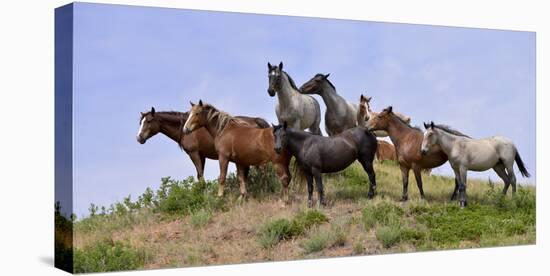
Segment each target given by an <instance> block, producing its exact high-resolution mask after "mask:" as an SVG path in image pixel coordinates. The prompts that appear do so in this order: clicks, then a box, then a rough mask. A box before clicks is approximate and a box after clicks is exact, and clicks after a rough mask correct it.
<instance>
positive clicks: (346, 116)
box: [300, 74, 357, 136]
mask: <svg viewBox="0 0 550 276" xmlns="http://www.w3.org/2000/svg"><path fill="white" fill-rule="evenodd" d="M329 75H330V74H326V75H323V74H317V75H315V76H314V77H313V78H311V79H310V80H309V81H307V82H306V83H304V84H303V85H302V86H301V87H300V93H302V94H317V95H319V96H321V98H323V101H324V102H325V105H326V106H327V110H326V112H325V131H326V132H327V134H328V136H334V135H337V134H339V133H342V132H343V131H344V130H346V129H349V128H354V127H356V126H357V106H356V105H354V104H352V103H350V102H348V101H346V100H345V99H344V98H342V97H341V96H340V95H338V93H336V88H335V87H334V85H333V84H332V83H331V82H330V81H329V80H328V76H329Z"/></svg>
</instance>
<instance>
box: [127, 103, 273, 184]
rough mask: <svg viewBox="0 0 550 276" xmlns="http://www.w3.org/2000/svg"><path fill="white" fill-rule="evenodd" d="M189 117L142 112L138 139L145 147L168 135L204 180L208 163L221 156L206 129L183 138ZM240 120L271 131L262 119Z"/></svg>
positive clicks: (175, 113) (171, 113) (170, 113)
mask: <svg viewBox="0 0 550 276" xmlns="http://www.w3.org/2000/svg"><path fill="white" fill-rule="evenodd" d="M188 117H189V112H176V111H169V112H165V111H159V112H155V108H154V107H152V108H151V111H148V112H141V117H140V119H139V130H138V134H137V137H136V139H137V141H138V142H139V143H140V144H145V142H147V140H148V139H149V138H151V137H153V136H155V135H157V134H158V133H162V134H164V135H166V136H167V137H168V138H170V139H172V140H173V141H174V142H176V143H177V144H178V145H179V146H180V148H181V149H182V150H184V151H185V152H186V153H187V155H189V158H191V161H192V162H193V164H194V165H195V169H196V170H197V179H201V178H202V177H203V175H204V165H205V159H206V158H208V159H213V160H217V159H218V153H217V152H216V147H215V146H214V139H212V136H210V134H209V133H208V131H207V130H206V129H205V128H201V129H198V130H197V131H195V132H193V133H191V134H189V135H183V133H182V132H181V126H182V125H183V123H185V121H186V120H187V118H188ZM236 118H238V119H240V120H242V121H244V122H245V123H246V124H248V125H250V126H251V127H259V128H268V127H269V124H268V123H267V122H266V121H265V120H264V119H262V118H252V117H245V116H237V117H236Z"/></svg>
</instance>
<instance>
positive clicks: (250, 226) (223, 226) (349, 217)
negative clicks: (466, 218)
mask: <svg viewBox="0 0 550 276" xmlns="http://www.w3.org/2000/svg"><path fill="white" fill-rule="evenodd" d="M375 171H376V174H377V181H378V190H377V196H376V197H375V199H373V200H367V199H366V193H367V191H368V184H367V182H368V180H367V177H366V174H365V173H364V172H363V171H362V169H361V168H360V166H358V165H357V164H354V165H353V166H352V167H351V168H349V169H348V170H346V172H345V173H344V174H335V175H329V176H325V177H324V182H325V190H326V193H327V199H328V204H329V205H328V207H326V208H323V209H321V212H323V213H324V214H325V215H326V216H327V217H328V219H329V222H328V223H323V224H321V225H318V226H316V227H314V228H312V229H310V230H308V231H306V232H305V233H304V234H303V235H299V236H296V237H293V238H292V239H288V240H283V241H281V242H279V243H277V244H275V245H274V246H272V247H271V248H264V247H262V245H261V244H260V243H259V242H258V232H259V231H260V229H261V227H263V226H264V225H265V224H266V223H268V222H269V221H272V220H273V219H280V218H286V219H289V220H290V219H292V218H293V217H295V216H296V214H298V213H299V212H300V211H303V210H306V209H307V208H306V206H305V202H306V198H305V195H304V194H296V193H295V194H294V196H293V202H292V204H290V205H287V206H286V207H282V206H281V204H280V201H279V197H278V195H273V196H271V197H269V196H268V197H265V198H263V199H262V200H261V201H259V200H257V199H253V198H251V199H249V200H248V201H246V202H244V203H239V204H232V205H231V206H230V207H229V210H227V211H224V212H222V211H218V212H212V213H209V214H208V218H207V220H206V221H203V220H202V218H193V214H191V215H185V216H183V215H179V216H176V215H171V216H168V215H163V214H159V213H153V212H150V211H147V210H141V211H140V212H139V213H138V214H136V216H139V219H136V220H135V222H134V223H133V224H132V225H130V226H128V227H112V225H109V224H110V223H115V222H109V223H108V222H106V223H104V225H98V226H96V228H95V229H93V230H91V231H86V232H85V233H84V232H83V231H79V228H78V223H77V225H76V231H75V232H76V233H75V247H76V248H83V247H85V246H87V245H93V244H94V243H97V242H98V241H99V240H101V239H105V238H110V239H112V240H113V241H115V242H116V241H124V242H125V243H128V244H130V245H131V246H132V247H134V248H142V249H143V248H144V249H146V250H147V252H148V254H147V256H148V257H147V260H146V261H145V264H144V268H162V267H182V266H198V265H215V264H235V263H250V262H263V261H283V260H295V259H302V258H320V257H335V256H352V255H371V254H385V253H396V252H415V251H422V250H431V249H446V248H472V247H482V246H501V245H515V244H532V243H534V242H535V228H534V222H533V225H532V227H531V226H529V227H527V228H526V229H527V230H526V231H524V232H523V229H520V230H521V231H520V232H518V233H519V234H518V233H515V232H514V233H508V234H505V233H504V232H503V233H502V234H501V233H500V232H498V233H499V234H498V235H493V236H491V235H484V236H480V237H479V238H477V239H471V240H463V241H460V242H459V243H456V244H455V243H450V244H441V243H435V242H430V239H427V238H423V237H424V236H423V235H428V233H429V229H428V228H427V227H426V226H425V225H424V224H422V223H420V222H419V220H420V219H419V218H420V215H421V214H422V212H425V211H426V210H432V209H436V208H447V206H455V205H457V203H456V202H451V201H450V199H449V198H450V194H451V192H452V191H453V187H454V182H453V180H452V179H451V178H448V177H441V176H436V175H432V176H424V190H425V193H426V196H427V200H426V201H423V200H420V199H419V194H418V189H417V188H416V185H415V182H414V179H413V177H412V176H411V179H410V182H409V183H410V184H409V199H410V200H409V201H408V202H406V203H400V202H398V200H399V198H400V197H401V190H402V188H401V179H400V172H399V169H398V167H396V166H395V165H394V164H387V163H385V164H376V165H375ZM357 182H359V183H357ZM490 189H491V187H490V185H488V184H487V183H486V182H485V181H480V180H470V182H469V185H468V199H469V203H470V204H471V205H474V206H476V204H485V203H483V202H484V201H485V200H487V199H486V197H487V193H488V191H489V190H490ZM495 189H497V190H500V189H501V186H499V185H496V187H495ZM523 189H524V190H527V191H528V192H529V193H532V194H533V195H534V193H535V189H534V188H533V187H524V188H523ZM533 197H534V196H533ZM510 198H511V196H508V198H507V199H506V200H510ZM380 204H390V205H391V206H397V207H398V208H400V210H403V215H402V216H400V217H399V218H400V219H399V221H398V223H399V225H398V226H396V225H382V224H381V223H380V222H377V223H375V224H374V226H373V227H372V228H370V229H367V228H366V227H365V225H364V221H363V219H364V218H363V214H362V213H363V210H364V209H365V207H367V206H377V205H380ZM487 204H488V203H487ZM483 206H485V205H483ZM473 208H474V209H473V210H475V207H473ZM490 208H493V207H492V206H491V207H490ZM494 208H497V207H494ZM533 212H534V211H533ZM527 215H530V214H527ZM533 216H534V214H533ZM197 221H199V222H197ZM396 227H399V229H409V230H410V231H409V232H403V231H401V232H399V231H398V232H399V233H395V231H394V232H392V231H393V229H394V228H396ZM395 235H398V236H399V237H397V238H396V237H395ZM382 236H383V237H386V238H387V239H389V240H390V241H389V242H388V241H386V240H385V238H381V237H382ZM381 240H382V241H383V242H382V241H381Z"/></svg>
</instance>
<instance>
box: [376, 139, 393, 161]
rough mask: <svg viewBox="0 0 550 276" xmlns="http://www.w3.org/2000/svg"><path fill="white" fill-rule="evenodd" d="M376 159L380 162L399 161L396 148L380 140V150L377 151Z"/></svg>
mask: <svg viewBox="0 0 550 276" xmlns="http://www.w3.org/2000/svg"><path fill="white" fill-rule="evenodd" d="M376 159H378V161H384V160H392V161H397V154H396V153H395V147H394V146H393V145H392V144H391V143H388V142H386V141H384V140H378V148H377V149H376Z"/></svg>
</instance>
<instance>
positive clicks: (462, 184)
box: [455, 167, 468, 208]
mask: <svg viewBox="0 0 550 276" xmlns="http://www.w3.org/2000/svg"><path fill="white" fill-rule="evenodd" d="M455 174H457V175H458V179H459V183H458V201H459V202H460V208H464V207H466V205H468V203H467V201H466V181H467V177H468V175H467V174H468V169H467V168H466V167H459V168H457V169H455Z"/></svg>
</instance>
